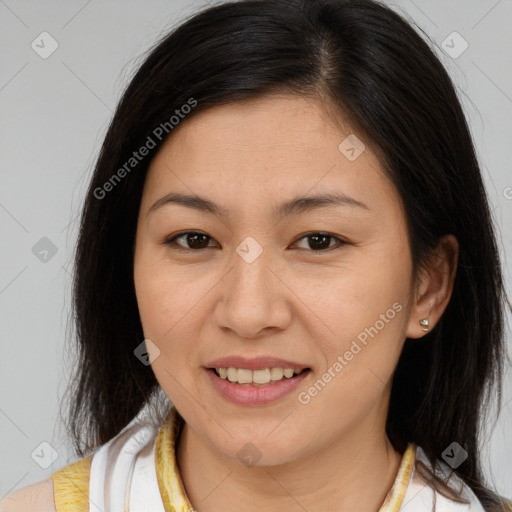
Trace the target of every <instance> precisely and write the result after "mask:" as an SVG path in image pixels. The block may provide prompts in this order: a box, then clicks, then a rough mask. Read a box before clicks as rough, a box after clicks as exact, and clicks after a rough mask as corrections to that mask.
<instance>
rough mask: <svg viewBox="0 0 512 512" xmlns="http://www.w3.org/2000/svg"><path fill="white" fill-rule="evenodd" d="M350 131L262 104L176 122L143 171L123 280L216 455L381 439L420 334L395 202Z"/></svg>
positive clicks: (264, 459)
mask: <svg viewBox="0 0 512 512" xmlns="http://www.w3.org/2000/svg"><path fill="white" fill-rule="evenodd" d="M351 133H352V132H351V130H350V127H348V126H347V127H346V128H345V129H343V130H342V129H340V128H339V126H336V125H335V124H333V122H332V121H331V120H330V118H329V117H328V114H327V113H326V112H325V111H324V110H323V109H322V106H321V104H320V103H317V102H316V101H314V100H311V99H305V98H302V97H298V96H293V95H290V96H286V95H283V96H277V95H272V96H266V97H264V98H259V99H257V100H251V101H244V102H239V103H235V104H232V105H228V106H221V107H215V108H212V109H209V110H207V111H204V112H202V113H198V114H197V115H196V116H194V117H192V118H190V119H189V120H187V119H185V120H184V121H182V124H181V125H180V126H178V127H177V128H175V129H174V132H173V133H172V137H170V139H169V140H168V141H167V142H166V143H165V144H164V145H163V146H162V148H161V150H160V151H159V153H158V154H157V155H156V157H155V158H154V159H153V161H152V163H151V166H150V169H149V172H148V176H147V179H146V183H145V187H144V191H143V197H142V203H141V208H140V214H139V221H138V227H137V239H136V248H135V266H134V278H135V286H136V294H137V300H138V305H139V310H140V317H141V321H142V325H143V329H144V336H145V338H146V339H149V340H151V343H147V346H148V348H149V352H150V358H151V359H153V358H154V360H153V361H152V368H153V371H154V373H155V375H156V378H157V379H158V382H159V383H160V385H161V387H162V389H163V390H164V391H165V393H166V394H167V395H168V397H169V398H170V400H171V401H172V402H173V403H174V405H175V406H176V408H177V409H178V411H179V412H180V414H181V415H182V416H183V417H184V418H185V420H186V422H187V424H188V428H190V429H191V431H192V432H194V434H195V435H196V436H197V439H201V440H202V442H204V443H205V444H207V445H208V446H209V447H210V448H211V449H212V450H216V451H217V453H219V454H222V455H225V456H226V457H231V458H235V457H237V458H238V459H239V460H240V461H242V462H245V461H247V460H250V459H252V461H253V463H258V464H278V463H283V462H287V461H293V460H297V459H298V458H299V457H301V456H305V455H308V454H312V453H315V452H317V451H318V450H322V449H323V448H325V447H328V446H332V445H333V443H336V442H337V441H339V440H341V439H343V440H344V442H353V446H354V449H356V447H357V446H360V444H359V445H358V442H359V443H360V442H361V441H362V440H364V439H369V437H368V436H373V437H372V438H373V439H375V438H379V439H382V438H383V437H384V436H385V431H384V428H385V420H386V414H387V407H388V399H389V392H390V386H391V381H390V379H391V378H392V374H393V371H394V368H395V366H396V364H397V361H398V358H399V355H400V352H401V349H402V346H403V342H404V340H405V337H406V336H409V335H411V336H412V337H418V336H419V335H418V334H417V333H418V329H417V327H413V325H416V324H417V323H418V319H417V318H416V317H415V318H414V319H413V316H414V315H413V313H414V307H413V295H414V294H413V281H412V267H411V254H410V249H409V243H408V237H407V233H406V224H405V217H404V212H403V210H402V207H401V203H400V201H399V197H398V195H397V192H396V190H395V188H394V186H393V184H392V183H391V182H390V180H389V179H388V178H387V177H386V176H385V174H384V172H383V170H382V168H381V165H380V163H379V161H378V160H377V158H376V156H375V154H374V153H373V152H372V149H371V146H370V143H369V142H368V141H365V140H363V141H362V142H364V144H366V148H365V149H364V150H363V151H362V152H361V150H362V149H363V148H362V147H361V146H358V145H357V144H358V143H357V140H355V141H354V138H353V136H351V137H349V139H347V137H348V136H349V135H350V134H351ZM354 142H355V143H356V145H355V146H354ZM168 194H175V195H176V196H177V195H180V196H187V197H188V199H186V200H184V199H183V200H179V201H178V200H175V201H172V200H168V201H165V200H162V198H165V197H166V196H167V195H168ZM327 194H329V195H330V196H331V199H330V200H326V199H325V196H326V195H327ZM316 197H318V198H319V199H312V198H316ZM168 199H170V197H168ZM187 232H199V234H197V233H188V234H187ZM177 235H183V236H179V237H177V238H176V239H175V240H174V241H173V242H171V243H168V244H166V240H170V239H171V238H173V237H175V236H177ZM194 235H195V236H194ZM141 341H142V340H141ZM213 367H219V368H223V369H222V370H220V372H221V374H222V375H221V376H219V375H217V374H216V372H215V370H214V369H212V368H213ZM227 368H231V369H230V370H226V369H227ZM286 368H288V369H290V370H302V372H301V373H298V374H297V375H295V374H294V375H295V376H294V377H287V375H290V372H289V371H286V372H284V371H283V370H285V369H286ZM238 370H243V371H238ZM224 372H227V375H228V378H223V377H225V375H224ZM230 379H231V380H235V382H231V381H230ZM269 379H271V381H270V382H268V380H269ZM238 381H241V382H238ZM254 381H257V382H254ZM251 382H252V383H251Z"/></svg>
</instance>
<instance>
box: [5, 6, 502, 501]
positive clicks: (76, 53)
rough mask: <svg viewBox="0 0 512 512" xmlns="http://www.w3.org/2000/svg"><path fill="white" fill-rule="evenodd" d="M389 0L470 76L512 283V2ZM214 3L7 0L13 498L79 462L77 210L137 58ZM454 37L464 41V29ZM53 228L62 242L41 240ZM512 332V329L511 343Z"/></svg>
mask: <svg viewBox="0 0 512 512" xmlns="http://www.w3.org/2000/svg"><path fill="white" fill-rule="evenodd" d="M210 3H213V2H210ZM388 3H389V4H390V5H392V6H395V8H396V9H398V10H400V11H401V12H402V13H405V14H406V16H407V17H409V19H413V20H414V21H415V22H416V23H417V24H418V25H419V26H420V27H421V28H422V29H423V30H424V31H425V32H426V33H427V34H428V35H429V36H430V38H432V40H433V41H434V42H435V44H436V45H437V47H438V48H437V50H436V51H437V53H438V54H439V55H440V56H441V58H442V61H443V63H444V64H445V65H446V66H447V68H448V70H449V72H450V74H451V75H452V76H453V78H454V80H455V81H456V83H457V84H458V87H459V92H460V96H461V99H462V101H463V103H464V106H465V110H466V112H467V115H468V116H469V119H470V123H471V126H472V131H473V134H474V138H475V142H476V145H477V148H478V154H479V158H480V160H481V162H482V164H483V166H484V174H485V180H486V184H487V187H488V192H489V198H490V201H491V203H492V206H493V211H494V214H495V219H496V222H497V224H498V228H499V231H500V236H501V241H500V243H501V250H502V253H503V261H504V262H505V273H506V278H507V283H508V290H509V292H510V276H511V268H512V264H511V261H510V260H511V258H510V255H511V254H512V237H511V233H512V230H511V226H512V173H511V172H510V147H511V140H512V127H511V122H510V120H511V119H512V66H511V59H510V54H511V53H512V31H511V30H510V25H511V22H512V0H499V1H497V0H471V1H469V0H451V1H449V2H447V1H446V0H428V1H427V0H415V1H414V2H413V1H411V0H401V1H400V2H388ZM202 5H205V2H201V1H195V2H191V1H189V0H181V1H178V0H172V1H169V0H152V1H148V2H136V1H134V0H130V1H121V0H108V1H102V2H100V1H98V0H89V1H70V0H68V1H64V0H62V1H44V2H43V1H40V0H39V1H36V0H27V1H23V0H18V1H16V0H0V47H1V54H0V59H1V60H0V112H1V118H0V119H1V121H0V149H1V173H0V221H1V224H0V225H1V251H0V308H1V309H0V311H1V318H0V343H1V356H0V498H1V497H2V496H3V495H5V494H7V493H9V492H11V491H13V490H15V489H18V488H20V487H24V486H26V485H28V484H30V483H33V482H35V481H38V480H41V479H43V478H46V477H48V476H49V475H50V474H51V473H52V472H53V471H56V470H57V469H59V468H60V467H62V466H64V465H65V464H67V463H69V462H72V461H73V460H74V459H73V457H72V452H71V450H70V449H69V448H70V447H69V441H67V439H66V435H65V432H64V429H63V427H62V422H61V420H60V416H59V410H60V408H59V401H60V400H61V399H62V396H63V393H64V390H65V387H66V382H67V378H68V372H69V349H68V348H67V347H68V344H69V342H70V340H69V338H70V335H69V333H68V331H67V330H66V328H67V322H68V313H69V304H70V292H71V287H70V285H71V275H70V270H71V268H72V256H73V250H74V243H75V239H76V235H77V214H78V212H79V210H80V207H81V203H82V201H83V197H84V192H85V189H86V185H87V182H88V180H89V177H90V174H91V167H92V165H93V163H94V160H95V157H96V156H97V153H98V150H99V146H100V143H101V140H102V137H103V136H104V134H105V131H106V128H107V126H108V122H109V120H110V118H111V115H112V111H113V109H114V106H115V104H116V102H117V100H118V99H119V97H120V93H121V91H122V89H123V88H124V86H125V85H126V83H127V80H128V79H129V77H130V74H131V73H132V71H133V70H134V69H135V66H136V64H137V62H139V61H137V60H136V58H137V57H138V56H139V55H141V54H142V53H143V52H144V51H145V50H147V49H148V48H149V47H150V46H151V45H152V44H153V43H154V42H155V41H156V39H157V38H158V37H159V36H160V35H161V34H162V33H163V32H164V31H166V30H167V29H168V28H169V27H170V26H171V25H174V24H175V23H176V22H177V21H179V19H181V18H183V16H185V15H187V14H188V13H190V12H191V11H194V10H196V9H197V8H198V7H200V6H202ZM44 31H46V32H48V33H49V34H51V36H52V37H53V38H54V39H55V40H56V41H57V43H58V48H57V50H56V51H55V52H54V53H53V54H52V55H51V56H49V57H48V58H47V59H43V58H41V57H40V56H39V54H38V53H36V52H35V51H34V50H33V49H32V47H31V43H32V41H34V40H36V43H37V41H40V38H38V36H39V35H40V34H41V33H42V32H44ZM454 31H457V32H458V33H459V34H461V35H462V37H463V38H464V39H465V40H466V41H467V42H468V44H469V47H468V49H467V50H466V51H465V52H464V53H462V55H460V56H459V57H457V58H453V57H450V56H449V55H448V54H447V53H446V52H445V51H444V50H443V41H445V40H446V38H447V37H448V36H449V35H450V34H452V33H453V32H454ZM451 41H453V42H451ZM39 44H41V43H39ZM446 45H450V46H453V49H452V50H451V51H456V50H460V49H461V48H462V47H461V46H460V41H457V39H453V37H452V38H451V39H450V38H448V40H447V43H445V46H446ZM45 48H47V49H48V48H49V40H46V43H45ZM509 187H510V188H509ZM43 237H47V238H48V239H49V240H50V241H51V245H50V244H49V243H48V241H46V240H45V241H43V242H40V240H41V238H43ZM38 243H39V244H42V245H41V246H39V245H37V246H36V244H38ZM34 246H36V248H39V253H38V251H37V250H34V252H35V253H36V254H34V252H33V247H34ZM51 246H54V249H53V250H54V251H55V250H56V251H57V252H56V253H55V254H54V255H53V254H52V252H51ZM41 247H42V249H45V248H46V249H48V247H50V249H49V250H50V252H48V254H45V253H44V252H40V251H41V250H42V249H41ZM45 258H46V261H44V259H45ZM41 259H43V261H42V260H41ZM509 294H510V293H509ZM509 323H510V321H509ZM510 333H511V331H510V326H508V333H507V335H508V340H509V354H510V346H511V343H510V340H511V334H510ZM66 340H68V341H66ZM509 370H510V366H509V365H507V375H506V380H505V388H504V399H503V404H504V408H503V411H502V413H501V416H500V418H499V419H498V420H497V421H496V420H495V418H494V420H493V421H492V422H491V424H490V427H493V428H490V429H489V431H488V437H487V438H486V440H487V439H490V441H489V442H488V443H487V442H486V450H485V451H484V454H485V461H484V464H485V467H486V474H487V475H488V477H489V478H490V479H493V480H494V481H495V485H496V487H497V489H498V491H499V492H501V493H502V494H504V495H506V496H509V497H512V479H511V478H510V475H511V474H512V441H511V436H510V434H511V432H512V377H511V373H510V371H509ZM461 384H462V383H461ZM492 419H493V418H490V420H492ZM507 434H508V435H507ZM42 442H47V443H49V444H50V445H51V446H52V447H53V449H54V450H55V451H56V452H57V458H56V459H55V461H54V462H53V464H52V465H50V466H49V467H47V468H46V469H43V468H41V467H40V466H39V465H38V464H37V463H36V461H38V462H40V463H41V464H43V465H44V464H45V463H48V462H49V460H50V457H51V454H52V453H53V452H52V449H51V448H49V446H48V445H42V446H40V443H42ZM36 448H37V450H36V452H35V455H34V458H32V456H31V454H32V453H33V452H34V450H35V449H36ZM489 468H491V469H492V473H491V472H490V471H489Z"/></svg>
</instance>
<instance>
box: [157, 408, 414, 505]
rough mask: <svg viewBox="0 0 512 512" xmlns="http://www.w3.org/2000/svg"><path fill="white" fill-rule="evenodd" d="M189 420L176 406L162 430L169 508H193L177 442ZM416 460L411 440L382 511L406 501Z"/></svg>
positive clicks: (161, 463) (161, 474) (160, 470)
mask: <svg viewBox="0 0 512 512" xmlns="http://www.w3.org/2000/svg"><path fill="white" fill-rule="evenodd" d="M184 423H185V421H184V419H183V418H182V417H181V416H180V414H179V413H178V411H177V410H176V409H175V408H174V407H173V408H172V409H171V411H170V412H169V414H168V415H167V417H166V419H165V421H164V423H163V425H162V427H161V428H160V430H159V432H158V436H157V439H156V446H155V464H156V474H157V479H158V486H159V488H160V493H161V495H162V501H163V504H164V508H165V511H166V512H193V511H194V508H193V507H192V505H191V504H190V501H189V500H188V497H187V495H186V493H185V490H184V489H185V487H184V485H183V482H182V480H181V476H180V473H179V470H178V464H177V462H176V451H175V450H176V444H177V440H178V439H179V435H180V433H181V430H182V428H183V425H184ZM415 460H416V446H415V445H414V444H413V443H409V444H408V445H407V448H406V450H405V452H404V454H403V456H402V461H401V462H400V466H399V468H398V473H397V476H396V478H395V481H394V483H393V486H392V487H391V489H390V490H389V492H388V494H387V496H386V499H385V500H384V503H383V505H382V507H381V508H380V509H379V512H397V511H398V510H399V509H400V507H401V505H402V502H403V499H404V496H405V492H406V490H407V487H408V485H409V482H410V480H411V475H412V472H413V468H414V463H415Z"/></svg>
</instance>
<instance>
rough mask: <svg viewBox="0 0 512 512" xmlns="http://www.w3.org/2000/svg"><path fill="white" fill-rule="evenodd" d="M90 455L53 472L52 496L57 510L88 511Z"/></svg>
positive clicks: (61, 511)
mask: <svg viewBox="0 0 512 512" xmlns="http://www.w3.org/2000/svg"><path fill="white" fill-rule="evenodd" d="M91 461H92V455H89V457H85V458H83V459H80V460H77V461H76V462H74V463H73V464H69V465H68V466H64V467H63V468H62V469H59V470H58V471H56V472H55V473H53V474H52V475H51V476H50V478H51V479H52V480H53V496H54V500H55V509H56V510H57V512H89V475H90V472H91Z"/></svg>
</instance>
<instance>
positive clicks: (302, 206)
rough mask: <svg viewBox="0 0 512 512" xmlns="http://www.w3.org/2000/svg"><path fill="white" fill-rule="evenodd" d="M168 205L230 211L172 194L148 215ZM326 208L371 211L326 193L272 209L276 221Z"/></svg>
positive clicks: (218, 212) (224, 214) (221, 212)
mask: <svg viewBox="0 0 512 512" xmlns="http://www.w3.org/2000/svg"><path fill="white" fill-rule="evenodd" d="M168 204H178V205H181V206H185V207H187V208H192V209H194V210H198V211H201V212H206V213H211V214H213V215H216V216H218V217H227V216H228V215H229V209H228V208H225V207H223V206H220V205H218V204H215V203H214V202H212V201H210V200H209V199H206V198H204V197H200V196H197V195H187V194H180V193H177V192H170V193H168V194H166V195H165V196H163V197H161V198H160V199H158V201H156V202H155V203H154V204H153V206H151V208H150V209H149V210H148V213H147V214H146V215H149V214H150V213H151V212H153V211H155V210H157V209H159V208H161V207H162V206H165V205H168ZM325 206H352V207H356V208H362V209H366V210H369V209H370V208H368V206H367V205H365V204H364V203H362V202H361V201H358V200H357V199H354V198H353V197H350V196H348V195H346V194H344V193H342V192H334V193H326V194H320V195H315V196H305V197H296V198H294V199H291V200H290V201H286V202H285V203H282V204H280V205H278V206H277V207H274V208H273V209H272V215H273V216H274V217H275V218H276V219H282V218H284V217H288V216H290V215H298V214H300V213H304V212H307V211H310V210H313V209H316V208H322V207H325Z"/></svg>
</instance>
